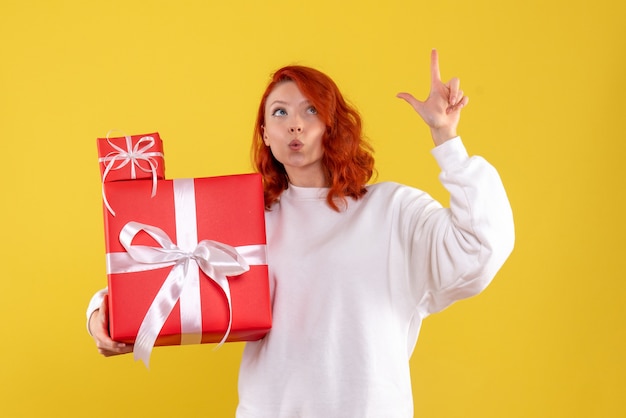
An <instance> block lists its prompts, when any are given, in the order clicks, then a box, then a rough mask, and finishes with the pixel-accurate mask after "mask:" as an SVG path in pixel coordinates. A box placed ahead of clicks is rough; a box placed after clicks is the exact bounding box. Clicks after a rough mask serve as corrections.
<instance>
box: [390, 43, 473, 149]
mask: <svg viewBox="0 0 626 418" xmlns="http://www.w3.org/2000/svg"><path fill="white" fill-rule="evenodd" d="M430 74H431V84H430V93H429V95H428V98H427V99H426V100H425V101H420V100H417V99H416V98H415V97H413V95H411V94H410V93H398V97H399V98H401V99H404V100H406V101H407V102H408V103H409V104H410V105H411V106H413V109H415V111H416V112H417V113H418V114H419V115H420V116H421V117H422V119H423V120H424V122H426V124H427V125H428V126H429V127H430V131H431V134H432V137H433V141H434V142H435V145H440V144H442V143H444V142H445V141H447V140H449V139H452V138H454V137H455V136H457V133H456V128H457V126H458V124H459V119H460V118H461V109H462V108H463V107H464V106H466V105H467V103H468V102H469V98H468V97H467V96H464V95H463V90H461V88H460V81H459V79H458V78H456V77H455V78H453V79H451V80H450V81H448V82H447V83H445V84H444V83H443V82H442V81H441V74H440V72H439V55H438V54H437V50H436V49H433V50H432V53H431V56H430Z"/></svg>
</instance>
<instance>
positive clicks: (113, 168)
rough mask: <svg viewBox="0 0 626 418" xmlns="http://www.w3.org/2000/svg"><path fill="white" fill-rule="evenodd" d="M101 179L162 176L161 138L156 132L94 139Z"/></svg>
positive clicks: (160, 177)
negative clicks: (96, 145)
mask: <svg viewBox="0 0 626 418" xmlns="http://www.w3.org/2000/svg"><path fill="white" fill-rule="evenodd" d="M97 144H98V161H99V162H100V177H101V178H102V182H107V181H119V180H135V179H136V180H140V179H155V180H157V179H159V180H161V179H164V178H165V162H164V160H163V141H161V138H160V137H159V134H158V133H157V132H154V133H151V134H145V135H132V136H123V137H116V138H109V137H108V136H107V137H106V138H98V140H97Z"/></svg>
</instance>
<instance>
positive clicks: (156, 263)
mask: <svg viewBox="0 0 626 418" xmlns="http://www.w3.org/2000/svg"><path fill="white" fill-rule="evenodd" d="M140 231H144V232H146V233H147V234H148V235H150V236H151V237H152V238H153V239H154V240H155V241H156V242H157V243H158V245H159V246H158V247H150V246H144V245H133V244H132V240H133V238H134V237H135V236H136V235H137V234H138V233H139V232H140ZM120 242H121V244H122V245H123V246H124V248H125V249H126V251H127V253H117V255H118V256H121V257H118V258H123V254H127V255H128V257H130V259H132V260H126V262H124V261H123V260H116V265H117V269H122V270H124V264H126V265H127V266H128V269H132V266H131V265H132V264H133V261H134V262H136V263H140V264H143V265H145V269H149V270H151V269H156V268H161V267H167V266H172V265H173V266H174V267H173V268H172V270H171V271H170V273H169V274H168V276H167V278H166V279H165V281H164V283H163V285H162V286H161V289H159V292H158V293H157V295H156V296H155V298H154V301H153V302H152V304H151V305H150V308H149V309H148V312H147V313H146V316H145V317H144V319H143V322H142V323H141V326H140V327H139V331H138V333H137V339H136V341H135V347H134V357H135V360H138V359H141V360H142V361H143V362H144V363H145V364H146V366H148V361H149V358H150V353H151V351H152V347H153V346H154V343H155V341H156V339H157V337H158V335H159V333H160V331H161V328H162V327H163V324H165V321H166V319H167V318H168V316H169V315H170V313H171V312H172V310H173V309H174V305H176V302H177V301H178V300H179V299H181V298H182V297H184V295H183V293H184V291H185V288H189V287H191V288H193V287H195V286H194V285H197V284H198V283H195V280H194V278H197V277H198V269H197V268H193V267H194V266H193V264H195V265H197V266H198V267H200V269H201V270H202V271H203V272H204V273H206V275H207V276H208V277H209V278H210V279H211V280H213V281H214V282H215V283H217V285H218V286H219V287H220V288H221V289H222V290H223V291H224V294H225V295H226V299H227V301H228V318H229V319H228V327H227V329H226V332H225V334H224V337H223V338H222V340H221V341H220V343H219V345H222V344H223V343H224V342H225V341H226V339H227V338H228V335H229V334H230V329H231V326H232V305H231V296H230V287H229V284H228V279H227V277H226V276H238V275H240V274H242V273H245V272H246V271H248V270H249V269H250V266H249V264H248V262H247V261H246V259H245V258H244V256H243V255H241V254H240V253H239V252H238V250H237V249H236V248H234V247H231V246H230V245H227V244H223V243H220V242H217V241H210V240H203V241H200V242H199V243H198V245H197V246H196V248H195V249H194V250H193V251H184V250H182V249H180V248H179V247H178V246H177V245H176V244H174V243H173V242H172V240H171V239H170V238H169V236H168V235H167V234H166V233H165V232H164V231H163V230H162V229H160V228H157V227H155V226H151V225H145V224H141V223H139V222H134V221H131V222H128V223H127V224H126V225H125V226H124V228H122V231H121V232H120ZM251 247H258V246H244V247H240V248H241V249H242V250H243V252H244V253H246V252H248V253H250V250H251V249H252V248H251ZM111 255H113V254H111ZM253 261H254V260H253ZM258 261H264V260H258ZM129 263H130V264H129ZM255 263H256V262H255ZM128 269H127V270H128ZM135 271H136V269H135ZM194 272H195V274H194ZM198 298H199V296H198ZM188 310H189V309H188ZM184 316H188V318H184ZM189 316H191V318H189ZM199 316H200V315H198V311H197V310H193V309H192V310H191V312H190V313H189V314H185V313H184V311H183V303H182V301H181V326H182V328H183V329H182V334H183V337H184V336H185V334H186V332H185V331H186V330H185V328H188V329H189V328H192V329H193V328H194V327H197V326H198V325H194V324H190V322H197V321H198V317H199ZM200 320H201V318H200ZM199 327H200V328H199V329H194V330H192V332H191V334H197V333H198V332H199V333H200V334H201V329H202V325H201V323H200V324H199ZM183 343H185V342H183ZM219 345H218V346H219Z"/></svg>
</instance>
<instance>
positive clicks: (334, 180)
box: [252, 66, 374, 211]
mask: <svg viewBox="0 0 626 418" xmlns="http://www.w3.org/2000/svg"><path fill="white" fill-rule="evenodd" d="M285 81H293V82H294V83H296V85H297V86H298V89H300V91H301V92H302V94H303V95H304V96H305V97H306V98H307V99H308V100H309V101H310V102H311V104H312V105H313V106H314V107H315V109H316V110H317V114H318V116H319V118H320V120H322V121H323V122H324V124H325V125H326V131H325V133H324V136H323V137H322V147H323V150H324V156H323V158H322V164H323V166H324V171H325V176H326V182H327V184H328V186H329V191H328V195H327V196H326V201H327V202H328V205H329V206H330V207H331V208H333V209H334V210H336V211H339V206H338V205H337V200H339V201H342V202H343V203H344V204H345V203H346V198H347V197H352V198H354V199H359V198H361V197H363V195H364V194H365V193H366V192H367V189H366V188H365V185H366V184H367V182H368V181H369V180H370V178H371V177H372V174H373V172H374V157H373V156H372V152H373V150H372V147H371V146H370V145H369V144H368V143H367V142H366V141H365V140H364V138H363V136H362V126H361V116H360V115H359V113H358V112H357V110H356V109H355V108H354V107H352V106H350V105H349V104H348V103H346V101H345V100H344V98H343V96H342V95H341V92H340V91H339V88H338V87H337V85H336V84H335V82H334V81H333V80H332V79H331V78H330V77H328V76H327V75H326V74H324V73H322V72H320V71H318V70H315V69H313V68H309V67H303V66H287V67H283V68H281V69H279V70H278V71H276V72H275V73H274V74H273V76H272V79H271V81H270V83H269V84H268V86H267V88H266V89H265V93H263V96H262V98H261V103H260V105H259V110H258V114H257V120H256V126H255V129H254V137H253V139H252V158H253V163H254V165H255V167H256V169H257V171H258V172H259V173H261V175H262V177H263V189H264V192H265V206H266V208H268V209H269V207H270V206H271V205H272V204H273V203H275V202H276V201H278V199H279V198H280V195H281V193H282V192H283V191H284V190H285V189H287V187H288V185H289V178H288V176H287V172H286V171H285V167H284V166H283V165H282V164H281V163H280V162H279V161H278V160H276V158H274V156H273V155H272V152H271V150H270V148H269V147H268V146H266V145H265V143H264V142H263V126H264V125H265V104H266V102H267V97H268V96H269V94H270V93H271V92H272V90H274V87H276V85H278V84H280V83H283V82H285Z"/></svg>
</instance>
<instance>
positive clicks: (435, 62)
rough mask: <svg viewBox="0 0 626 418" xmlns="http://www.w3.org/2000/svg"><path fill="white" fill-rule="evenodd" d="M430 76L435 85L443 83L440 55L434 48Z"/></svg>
mask: <svg viewBox="0 0 626 418" xmlns="http://www.w3.org/2000/svg"><path fill="white" fill-rule="evenodd" d="M430 76H431V81H432V82H433V84H435V83H436V82H439V81H441V74H440V72H439V54H438V53H437V50H436V49H434V48H433V50H432V51H431V53H430Z"/></svg>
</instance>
